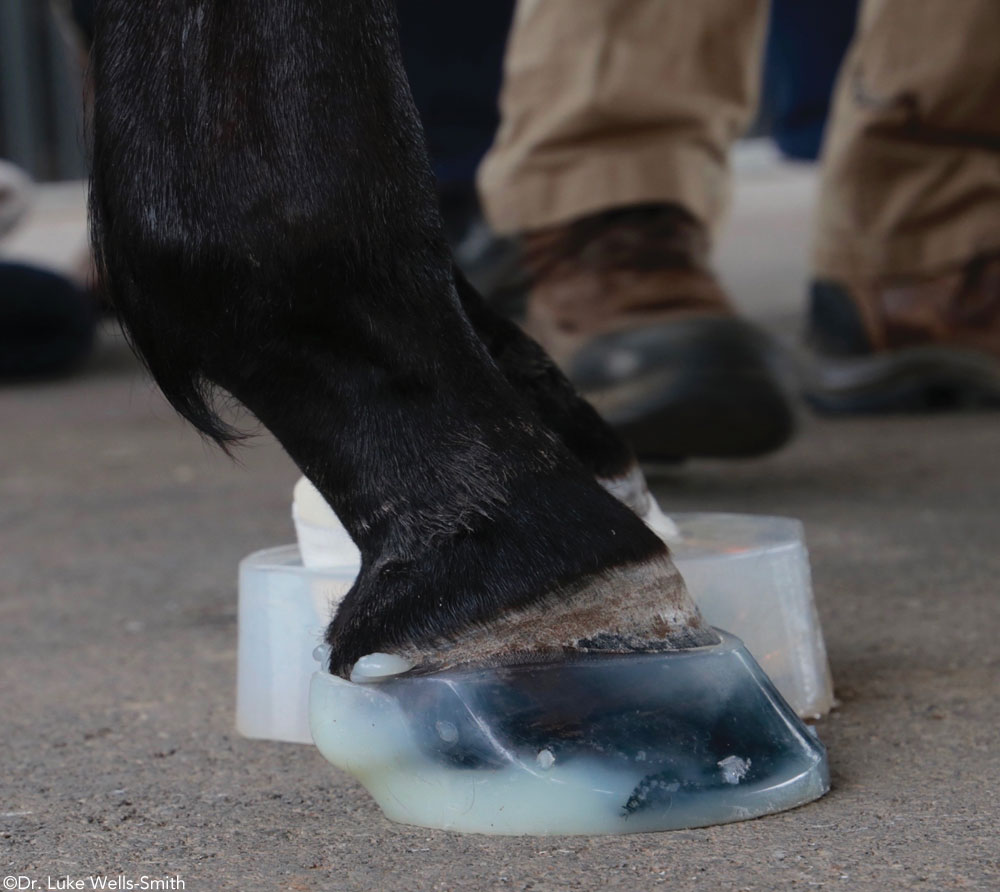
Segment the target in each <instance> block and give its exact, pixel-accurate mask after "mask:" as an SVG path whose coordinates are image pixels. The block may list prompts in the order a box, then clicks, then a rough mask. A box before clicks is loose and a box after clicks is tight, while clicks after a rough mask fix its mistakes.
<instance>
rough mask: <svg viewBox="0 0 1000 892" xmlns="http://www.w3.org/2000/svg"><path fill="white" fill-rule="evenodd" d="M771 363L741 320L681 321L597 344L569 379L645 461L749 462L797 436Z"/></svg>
mask: <svg viewBox="0 0 1000 892" xmlns="http://www.w3.org/2000/svg"><path fill="white" fill-rule="evenodd" d="M777 360H778V348H777V346H776V345H775V344H774V343H773V342H772V341H771V340H770V338H768V337H767V336H766V335H765V334H763V333H762V332H760V331H759V330H757V329H756V328H754V327H753V326H752V325H749V324H748V323H746V322H744V321H742V320H740V319H735V318H729V317H723V318H698V319H686V320H680V321H677V322H670V323H664V324H662V325H659V326H650V327H647V328H644V329H642V330H635V331H627V332H619V333H615V334H610V335H605V336H603V337H601V338H598V339H595V340H594V341H592V342H590V343H589V344H587V345H586V346H585V347H584V348H583V349H582V350H581V351H580V352H579V353H578V354H577V355H576V356H575V357H574V360H573V363H572V366H571V368H570V379H571V380H572V381H573V383H574V384H575V385H576V386H577V387H578V389H579V390H580V391H581V393H582V394H583V395H584V396H585V397H586V398H587V399H588V400H589V401H590V402H591V403H592V404H593V405H594V407H595V408H596V409H597V410H598V412H600V413H601V415H603V416H604V418H605V419H606V420H607V421H608V422H609V423H610V424H611V425H612V426H613V427H614V428H615V429H616V430H617V431H618V432H619V433H620V434H621V435H622V436H624V437H625V438H626V439H627V440H628V441H629V442H630V443H631V444H632V447H633V448H634V449H635V452H636V455H637V456H638V457H639V459H640V460H642V461H651V462H676V461H683V460H684V459H687V458H748V457H753V456H758V455H763V454H765V453H768V452H772V451H774V450H776V449H779V448H780V447H781V446H783V445H784V444H785V443H787V442H788V440H789V439H791V437H792V435H793V433H794V431H795V415H794V412H793V410H792V408H791V403H790V401H789V399H788V396H787V394H786V393H785V391H784V389H783V388H782V386H781V384H780V380H779V375H778V372H777Z"/></svg>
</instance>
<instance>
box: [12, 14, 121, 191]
mask: <svg viewBox="0 0 1000 892" xmlns="http://www.w3.org/2000/svg"><path fill="white" fill-rule="evenodd" d="M137 2H141V0H137ZM82 97H83V88H82V86H81V74H80V63H79V60H78V58H77V51H76V49H75V48H74V47H73V46H72V45H71V43H70V41H69V40H68V39H67V33H66V32H65V31H64V30H63V29H61V28H60V26H59V25H58V24H57V23H56V21H55V17H54V15H53V13H52V10H51V8H50V7H49V4H48V3H46V2H44V0H0V157H3V158H6V159H8V160H10V161H13V162H14V163H16V164H19V165H20V166H21V167H23V168H25V170H27V171H28V172H29V173H30V174H31V175H32V176H33V177H34V178H35V179H37V180H61V179H73V178H76V177H81V176H83V175H84V171H85V161H84V150H83V124H82V106H83V98H82Z"/></svg>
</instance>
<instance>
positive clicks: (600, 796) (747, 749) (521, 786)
mask: <svg viewBox="0 0 1000 892" xmlns="http://www.w3.org/2000/svg"><path fill="white" fill-rule="evenodd" d="M309 709H310V724H311V727H312V734H313V738H314V740H315V741H316V745H317V746H318V747H319V749H320V751H321V752H322V753H323V755H324V756H325V757H326V758H327V759H328V760H329V761H330V762H332V763H333V764H334V765H336V766H337V767H339V768H342V769H344V770H345V771H347V772H349V773H350V774H352V775H354V776H355V777H356V778H357V779H358V780H359V781H361V783H362V784H364V786H365V787H366V788H367V789H368V791H369V792H370V793H371V795H372V796H373V797H374V799H375V801H376V802H377V803H378V804H379V806H380V807H381V808H382V810H383V812H384V813H385V814H386V816H387V817H389V818H390V819H392V820H395V821H401V822H404V823H408V824H417V825H420V826H424V827H438V828H441V829H446V830H460V831H465V832H471V833H493V834H604V833H635V832H640V831H650V830H674V829H679V828H682V827H701V826H706V825H709V824H721V823H726V822H729V821H740V820H745V819H747V818H755V817H758V816H760V815H765V814H771V813H773V812H778V811H783V810H785V809H789V808H794V807H795V806H798V805H802V804H804V803H806V802H810V801H811V800H813V799H816V798H818V797H820V796H822V795H823V794H824V793H825V792H826V791H827V789H828V788H829V781H828V772H827V763H826V751H825V749H824V748H823V746H822V744H821V743H820V742H819V741H818V740H817V739H816V738H815V737H814V735H813V734H812V733H811V732H810V730H809V729H808V728H807V727H806V726H805V725H804V724H803V723H802V721H801V720H800V719H799V718H798V717H797V716H796V715H795V712H794V711H793V710H792V709H791V708H790V707H789V706H788V704H787V703H786V702H785V701H784V700H783V699H782V697H781V695H780V694H778V692H777V691H776V690H775V688H774V686H773V685H772V684H771V682H770V681H769V680H768V678H767V676H766V675H765V674H764V673H763V671H762V670H761V669H760V667H759V666H758V665H757V663H756V662H755V661H754V659H753V657H751V656H750V654H749V653H748V652H747V650H746V648H744V646H743V644H742V643H741V642H740V641H739V639H737V638H735V637H733V636H731V635H728V634H726V633H722V642H721V643H720V644H718V645H714V646H712V647H703V648H694V649H691V650H687V651H680V652H674V653H669V654H650V655H639V656H636V655H630V656H587V657H582V658H578V659H574V660H571V661H567V662H560V663H540V664H532V665H518V666H505V667H490V668H458V669H453V670H448V671H444V672H440V673H436V674H433V675H414V674H412V673H404V674H402V675H396V676H390V677H386V678H385V679H384V680H382V681H377V682H372V681H368V682H367V683H364V684H355V683H352V682H348V681H344V680H343V679H341V678H337V677H335V676H332V675H330V674H329V673H328V672H325V671H321V672H317V673H316V674H315V675H314V676H313V679H312V685H311V690H310V704H309Z"/></svg>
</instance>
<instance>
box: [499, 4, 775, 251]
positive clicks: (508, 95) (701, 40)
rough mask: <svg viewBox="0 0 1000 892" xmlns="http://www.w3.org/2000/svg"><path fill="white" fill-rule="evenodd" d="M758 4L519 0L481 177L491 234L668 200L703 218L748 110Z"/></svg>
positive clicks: (713, 214)
mask: <svg viewBox="0 0 1000 892" xmlns="http://www.w3.org/2000/svg"><path fill="white" fill-rule="evenodd" d="M766 13H767V0H520V2H519V3H518V6H517V13H516V15H515V19H514V27H513V32H512V35H511V39H510V44H509V47H508V50H507V59H506V65H505V76H504V88H503V93H502V96H501V103H500V104H501V111H502V124H501V126H500V131H499V133H498V135H497V139H496V142H495V144H494V146H493V148H492V150H491V151H490V153H489V154H488V155H487V157H486V159H485V160H484V162H483V165H482V167H481V169H480V172H479V186H480V191H481V193H482V197H483V201H484V205H485V207H486V210H487V214H488V216H489V219H490V221H491V222H492V224H493V225H494V226H495V227H496V228H497V229H498V230H500V231H503V232H511V231H516V230H521V229H535V228H539V227H543V226H549V225H552V224H555V223H563V222H566V221H568V220H570V219H573V218H575V217H580V216H584V215H586V214H590V213H594V212H596V211H600V210H606V209H608V208H611V207H620V206H622V205H629V204H636V203H642V202H653V201H657V202H659V201H663V202H677V203H679V204H682V205H683V206H685V207H686V208H687V209H688V210H689V211H690V212H691V213H693V214H694V215H695V216H697V217H698V218H700V219H701V220H702V221H703V222H705V223H706V224H708V225H709V226H712V225H714V224H715V223H716V222H718V220H719V218H720V217H721V215H722V213H723V212H724V210H725V208H726V204H727V200H728V192H729V188H728V186H729V183H728V179H729V178H728V166H727V155H728V152H729V147H730V144H731V143H732V141H733V140H734V139H735V138H736V137H737V136H739V135H740V134H741V133H742V132H743V130H744V129H745V128H746V126H747V123H748V121H749V118H750V115H751V114H752V112H753V110H754V107H755V105H756V98H757V87H758V82H759V71H760V65H761V59H760V56H761V44H762V40H763V35H764V28H765V25H766V19H767V15H766Z"/></svg>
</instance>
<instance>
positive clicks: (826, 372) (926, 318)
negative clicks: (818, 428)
mask: <svg viewBox="0 0 1000 892" xmlns="http://www.w3.org/2000/svg"><path fill="white" fill-rule="evenodd" d="M808 339H809V341H810V343H811V345H812V347H813V348H814V350H815V351H816V354H817V363H816V370H815V375H814V378H813V381H812V382H811V384H810V385H809V387H808V390H807V397H808V398H809V400H810V402H812V403H813V404H814V405H815V406H816V407H817V408H819V409H821V410H824V411H829V412H889V411H921V410H928V409H943V408H962V407H976V406H1000V253H994V254H985V255H979V256H977V257H975V258H973V259H972V260H971V261H969V262H968V263H966V264H964V265H963V266H961V267H958V268H955V269H953V270H950V271H946V272H944V273H941V274H940V275H936V276H926V277H911V278H897V279H888V278H887V279H875V280H859V281H856V282H850V283H848V282H832V281H829V280H819V281H816V282H814V283H813V285H812V294H811V305H810V313H809V329H808Z"/></svg>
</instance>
